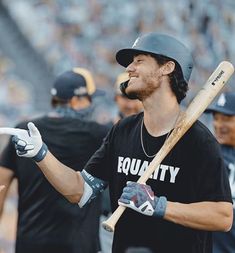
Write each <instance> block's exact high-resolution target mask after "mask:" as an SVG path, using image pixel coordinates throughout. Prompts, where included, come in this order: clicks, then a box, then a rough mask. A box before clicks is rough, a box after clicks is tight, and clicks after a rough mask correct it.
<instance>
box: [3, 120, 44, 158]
mask: <svg viewBox="0 0 235 253" xmlns="http://www.w3.org/2000/svg"><path fill="white" fill-rule="evenodd" d="M0 134H10V135H13V137H12V141H13V143H14V144H15V149H16V153H17V155H18V156H22V157H30V158H32V159H33V160H34V161H36V162H40V161H41V160H42V159H43V158H44V157H45V156H46V153H47V150H48V149H47V146H46V145H45V144H44V143H43V142H42V138H41V135H40V133H39V131H38V129H37V128H36V126H35V125H34V124H33V123H32V122H29V123H28V130H24V129H19V128H8V127H2V128H0Z"/></svg>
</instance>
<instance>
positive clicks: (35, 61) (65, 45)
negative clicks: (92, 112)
mask: <svg viewBox="0 0 235 253" xmlns="http://www.w3.org/2000/svg"><path fill="white" fill-rule="evenodd" d="M234 13H235V1H234V0H197V1H194V0H177V1H172V0H164V1H161V0H145V1H142V0H128V1H125V0H118V1H115V0H2V1H0V126H14V125H15V124H16V123H17V122H18V121H20V120H22V119H27V118H29V117H32V116H33V117H34V116H38V115H40V114H42V113H45V112H46V111H47V110H49V109H50V104H49V101H50V99H49V98H50V89H51V86H52V83H53V80H54V78H55V76H56V75H58V74H60V73H62V72H63V71H65V70H68V69H71V68H73V67H75V66H80V67H85V68H87V69H89V70H90V71H91V72H92V73H93V75H94V78H95V82H96V86H97V87H98V88H100V89H103V90H104V91H105V95H104V96H103V97H102V98H99V99H98V101H97V105H99V107H98V108H99V113H100V115H102V117H101V118H102V121H109V120H110V119H112V118H114V117H115V114H116V113H117V109H116V105H115V103H114V100H113V94H114V91H115V87H114V83H115V79H116V77H117V75H118V74H119V73H120V72H122V71H124V69H123V68H122V67H120V66H119V65H118V64H117V63H116V60H115V52H116V51H117V50H119V49H120V48H122V47H128V46H131V45H132V44H133V42H134V41H135V39H136V38H137V36H138V35H139V34H141V33H144V32H149V31H157V32H163V33H168V34H170V35H173V36H176V37H177V38H179V39H180V40H181V41H182V42H184V43H185V44H186V45H187V46H188V47H189V48H191V50H192V52H193V56H194V59H195V68H194V70H193V74H192V80H191V82H190V85H189V88H190V90H189V95H188V97H187V99H185V101H184V104H185V105H187V104H188V103H189V101H190V100H191V99H192V98H193V97H194V96H195V94H196V92H197V91H198V90H199V89H200V88H201V87H202V85H203V84H204V83H205V81H206V80H207V78H208V77H209V75H210V74H211V73H212V72H213V70H214V69H215V67H216V66H217V65H218V64H219V63H220V62H221V61H222V60H229V61H231V62H233V63H235V45H234V41H235V15H234ZM225 89H227V90H233V91H235V80H234V77H233V78H231V79H230V81H229V82H228V84H227V85H226V87H225ZM205 120H207V119H205ZM4 143H5V140H4V139H3V137H2V136H1V141H0V151H1V148H2V146H3V145H4ZM14 191H15V189H14V187H13V189H12V191H11V193H10V194H12V195H11V196H12V197H11V198H10V200H9V203H8V204H7V205H6V208H5V209H6V210H5V211H4V217H5V218H4V219H2V221H1V223H0V245H1V246H0V252H1V253H3V252H4V253H11V252H13V251H12V245H13V244H14V226H15V220H16V216H15V203H16V201H17V200H16V197H15V194H14Z"/></svg>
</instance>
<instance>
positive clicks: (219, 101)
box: [217, 93, 226, 107]
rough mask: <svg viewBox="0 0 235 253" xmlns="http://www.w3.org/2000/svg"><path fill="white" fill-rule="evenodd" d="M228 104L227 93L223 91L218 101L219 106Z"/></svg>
mask: <svg viewBox="0 0 235 253" xmlns="http://www.w3.org/2000/svg"><path fill="white" fill-rule="evenodd" d="M225 104H226V98H225V95H224V94H223V93H222V94H221V95H220V97H219V99H218V101H217V105H218V106H222V107H223V106H224V105H225Z"/></svg>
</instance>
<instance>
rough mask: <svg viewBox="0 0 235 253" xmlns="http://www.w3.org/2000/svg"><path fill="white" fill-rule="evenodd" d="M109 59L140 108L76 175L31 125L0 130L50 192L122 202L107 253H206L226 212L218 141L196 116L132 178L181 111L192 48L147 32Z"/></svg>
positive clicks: (228, 220) (224, 226) (82, 202)
mask: <svg viewBox="0 0 235 253" xmlns="http://www.w3.org/2000/svg"><path fill="white" fill-rule="evenodd" d="M116 59H117V61H118V63H119V64H120V65H122V66H124V67H125V68H126V71H127V72H128V74H129V81H128V82H126V83H125V84H124V85H122V86H121V88H122V92H123V93H124V95H126V96H128V97H130V98H131V99H134V98H138V99H139V100H140V101H141V102H142V104H143V108H144V110H143V112H141V113H139V114H135V115H132V116H129V117H125V118H124V119H122V120H119V121H118V122H117V123H116V124H115V125H114V126H113V127H112V129H111V130H110V131H109V133H108V135H107V136H106V138H105V141H104V142H103V143H102V145H101V147H100V148H99V149H98V150H97V151H96V152H95V154H94V155H93V156H92V157H91V158H90V159H89V161H88V163H87V164H86V165H85V167H84V168H83V170H82V171H81V172H80V171H77V172H76V171H74V170H72V169H71V168H69V167H67V166H66V165H64V164H63V163H61V162H60V161H59V160H58V158H56V157H55V156H54V155H53V151H51V150H49V149H48V147H47V145H46V142H44V140H43V139H42V137H41V134H40V131H39V130H38V129H37V127H36V126H35V124H33V123H32V122H29V123H28V131H26V130H22V129H20V128H18V129H16V128H0V134H10V135H13V142H14V143H15V149H16V152H17V154H18V156H20V157H24V158H26V157H27V158H31V160H32V159H33V160H34V161H35V162H36V163H37V165H38V167H39V168H40V170H41V171H42V172H43V173H44V175H45V177H46V178H47V179H48V180H49V182H50V183H51V184H52V185H53V186H54V187H55V189H56V190H57V191H58V192H60V193H61V194H62V195H63V196H64V197H66V198H67V199H68V200H69V201H70V202H72V203H78V204H79V206H80V207H85V206H86V205H89V203H91V201H92V200H94V199H95V197H97V196H100V192H102V191H103V190H104V189H105V188H106V187H107V185H109V190H110V200H111V207H112V211H114V210H115V209H116V208H117V207H118V205H122V206H125V207H127V210H125V212H124V213H123V215H122V216H121V217H120V219H119V220H118V222H117V224H116V226H115V231H114V239H113V245H112V253H124V252H125V251H126V250H128V248H129V249H130V248H131V247H139V248H140V247H143V248H145V249H146V248H148V250H150V251H153V252H158V253H172V252H185V253H186V252H187V253H205V252H206V253H211V252H212V240H211V235H212V231H229V230H230V228H231V225H232V218H233V211H232V198H231V191H230V186H229V182H228V178H227V174H226V171H225V167H224V163H223V158H222V155H221V152H220V148H219V144H218V142H217V141H216V139H215V137H214V136H213V134H212V133H211V132H210V131H209V129H208V128H207V127H206V126H205V125H203V124H202V123H201V122H200V121H196V122H195V123H194V124H193V126H192V127H191V128H190V129H189V130H188V132H187V133H186V134H185V135H184V136H183V137H182V139H181V140H180V141H179V142H178V143H177V145H176V146H175V147H174V149H173V150H171V152H170V153H169V154H168V156H167V157H165V159H164V160H163V161H162V163H161V164H160V165H159V166H158V167H157V168H156V170H155V172H154V173H153V174H152V175H151V177H150V178H149V179H148V181H147V182H146V184H140V183H137V182H136V181H138V179H139V178H140V176H141V175H143V173H144V171H145V170H146V168H147V167H148V164H149V163H150V162H151V161H152V159H153V158H154V157H155V155H156V153H157V152H158V151H159V150H160V149H161V147H162V145H163V144H164V142H165V140H166V139H167V137H168V136H169V134H170V133H171V131H172V129H173V128H174V126H175V124H176V122H177V119H178V117H179V115H181V107H180V103H181V101H182V100H183V99H184V97H185V96H186V92H187V90H188V82H189V80H190V76H191V72H192V68H193V58H192V55H191V52H190V50H188V48H187V47H186V46H185V45H184V44H183V43H181V42H180V41H179V40H177V39H176V38H174V37H172V36H169V35H166V34H159V33H155V32H153V33H147V34H143V35H142V36H140V37H139V38H137V40H136V41H135V42H134V44H133V45H132V47H128V48H124V49H121V50H119V51H118V52H117V53H116ZM77 152H78V154H79V150H77Z"/></svg>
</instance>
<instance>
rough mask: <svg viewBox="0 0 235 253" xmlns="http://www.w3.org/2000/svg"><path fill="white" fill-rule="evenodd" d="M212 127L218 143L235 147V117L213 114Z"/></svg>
mask: <svg viewBox="0 0 235 253" xmlns="http://www.w3.org/2000/svg"><path fill="white" fill-rule="evenodd" d="M213 125H214V129H215V136H216V139H217V140H218V142H219V143H220V144H224V145H230V146H233V147H235V115H234V116H229V115H225V114H222V113H218V112H215V113H214V114H213Z"/></svg>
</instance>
